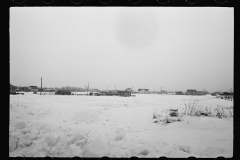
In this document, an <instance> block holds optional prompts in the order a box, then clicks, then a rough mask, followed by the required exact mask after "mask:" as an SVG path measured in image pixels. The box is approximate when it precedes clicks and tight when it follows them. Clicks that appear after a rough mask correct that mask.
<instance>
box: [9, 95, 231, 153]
mask: <svg viewBox="0 0 240 160" xmlns="http://www.w3.org/2000/svg"><path fill="white" fill-rule="evenodd" d="M190 98H191V96H185V95H148V94H137V95H136V97H117V96H73V95H72V96H61V95H37V94H32V93H25V94H24V95H10V108H11V110H10V128H9V156H26V157H29V156H40V157H44V156H51V157H70V156H71V157H73V156H79V157H102V156H108V157H132V156H137V157H160V156H166V157H190V156H195V157H218V156H223V157H232V156H233V118H232V117H230V118H225V119H219V118H216V117H204V116H202V117H192V116H191V117H190V116H183V117H182V121H181V122H174V123H169V124H167V125H162V124H158V123H153V113H154V111H156V110H158V111H159V112H160V111H164V110H166V109H180V108H183V107H184V103H187V102H188V101H189V99H190ZM194 98H197V99H198V100H199V101H198V104H199V105H202V106H208V107H211V108H214V107H216V106H217V105H220V106H224V107H226V106H228V107H229V106H233V101H227V100H223V99H216V98H215V97H213V96H211V95H206V96H197V97H196V96H195V97H194Z"/></svg>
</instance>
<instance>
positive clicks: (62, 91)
mask: <svg viewBox="0 0 240 160" xmlns="http://www.w3.org/2000/svg"><path fill="white" fill-rule="evenodd" d="M55 95H71V92H70V91H69V90H58V91H57V92H55Z"/></svg>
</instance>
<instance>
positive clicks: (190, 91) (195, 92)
mask: <svg viewBox="0 0 240 160" xmlns="http://www.w3.org/2000/svg"><path fill="white" fill-rule="evenodd" d="M186 95H197V90H196V89H188V90H187V92H186Z"/></svg>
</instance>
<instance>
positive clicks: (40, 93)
mask: <svg viewBox="0 0 240 160" xmlns="http://www.w3.org/2000/svg"><path fill="white" fill-rule="evenodd" d="M40 95H42V77H41V93H40Z"/></svg>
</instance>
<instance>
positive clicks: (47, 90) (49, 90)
mask: <svg viewBox="0 0 240 160" xmlns="http://www.w3.org/2000/svg"><path fill="white" fill-rule="evenodd" d="M45 92H55V89H51V88H47V89H45Z"/></svg>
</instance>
